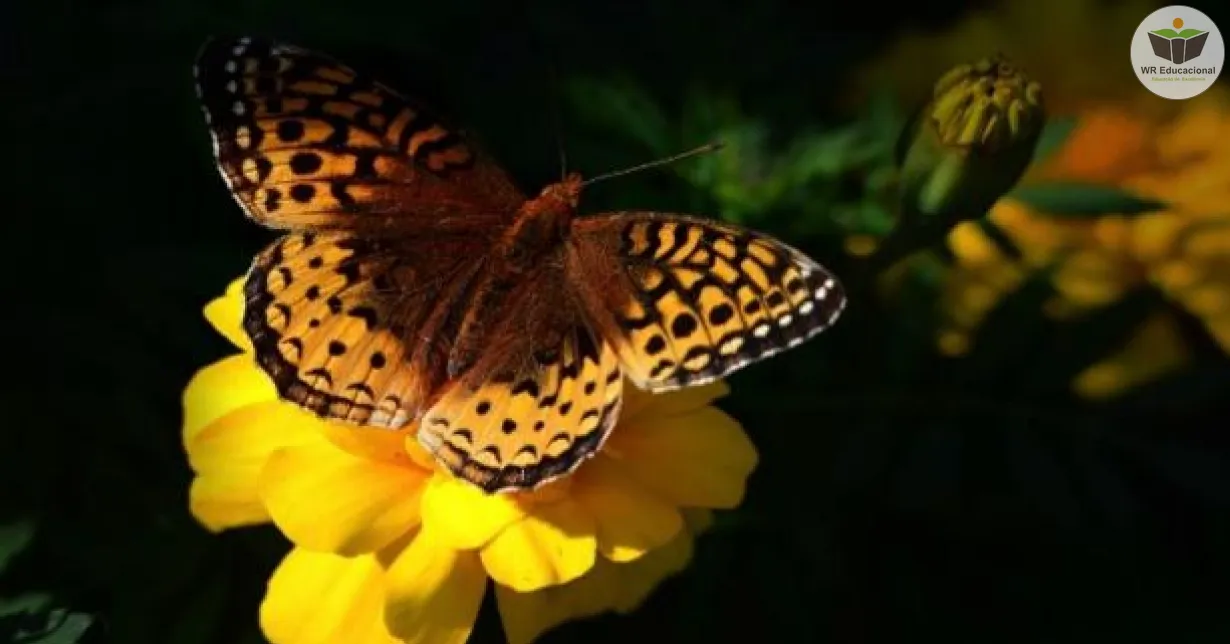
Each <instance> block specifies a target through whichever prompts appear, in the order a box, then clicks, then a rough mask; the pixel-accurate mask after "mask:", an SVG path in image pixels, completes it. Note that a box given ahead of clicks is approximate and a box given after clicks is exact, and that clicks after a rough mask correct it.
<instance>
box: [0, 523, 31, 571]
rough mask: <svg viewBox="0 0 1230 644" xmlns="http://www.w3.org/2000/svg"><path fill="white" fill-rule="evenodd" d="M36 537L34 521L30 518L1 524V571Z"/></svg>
mask: <svg viewBox="0 0 1230 644" xmlns="http://www.w3.org/2000/svg"><path fill="white" fill-rule="evenodd" d="M33 538H34V522H33V521H30V520H28V519H24V520H21V521H14V522H12V523H9V524H6V525H0V572H4V569H5V568H7V567H8V565H9V563H11V562H12V561H13V559H15V558H17V555H20V554H21V553H22V552H23V551H24V550H25V549H26V547H27V546H29V545H30V541H31V540H32V539H33Z"/></svg>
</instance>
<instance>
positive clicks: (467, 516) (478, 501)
mask: <svg viewBox="0 0 1230 644" xmlns="http://www.w3.org/2000/svg"><path fill="white" fill-rule="evenodd" d="M411 440H413V438H412V439H411ZM523 516H525V510H524V509H523V508H522V507H521V506H520V505H518V504H517V502H516V501H515V500H514V499H513V497H511V496H509V495H507V494H484V493H483V492H482V490H479V489H478V488H477V487H474V486H473V485H470V484H469V483H466V482H464V481H459V480H457V479H454V478H452V477H451V476H448V475H446V474H436V475H435V476H433V477H432V479H431V482H430V483H428V485H427V490H426V491H425V492H424V493H423V522H424V523H426V524H427V525H430V526H431V528H432V531H433V532H435V534H436V535H438V537H439V538H441V539H443V540H444V541H445V542H446V543H447V544H448V545H449V547H451V548H455V549H457V550H473V549H475V548H481V547H482V546H483V545H484V544H486V543H487V542H488V541H491V540H492V539H494V538H495V535H497V534H499V532H500V531H501V530H503V529H504V528H505V527H507V526H508V525H510V524H512V523H513V522H515V521H517V520H518V519H520V518H521V517H523Z"/></svg>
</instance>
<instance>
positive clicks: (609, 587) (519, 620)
mask: <svg viewBox="0 0 1230 644" xmlns="http://www.w3.org/2000/svg"><path fill="white" fill-rule="evenodd" d="M692 539H693V537H692V535H691V534H690V533H688V532H687V531H686V530H684V531H681V532H680V533H679V534H678V535H677V536H676V537H675V538H674V539H672V540H671V542H670V543H668V544H667V545H666V546H664V547H662V548H658V549H655V550H653V551H651V552H649V553H648V554H646V555H645V556H644V557H641V558H640V559H637V560H636V561H633V562H630V563H613V562H610V561H603V560H599V561H598V562H596V563H595V564H594V567H593V568H592V569H591V570H590V571H589V572H588V573H586V574H585V575H584V576H583V577H581V578H579V579H577V580H576V581H573V582H571V583H568V584H564V585H562V586H550V587H547V588H544V589H542V590H538V591H535V592H517V591H515V590H513V589H511V588H508V587H506V586H502V585H499V584H497V585H496V587H495V596H496V601H497V602H498V604H499V609H500V619H501V621H503V622H504V633H505V635H506V636H507V638H508V642H509V644H529V643H530V642H532V641H534V640H535V639H537V638H538V637H539V636H541V635H542V634H543V633H545V632H547V631H548V630H550V629H551V628H554V627H555V626H558V625H559V624H562V623H564V622H566V621H570V620H577V619H584V618H586V617H591V616H593V615H597V614H599V613H602V612H605V611H609V610H614V611H619V612H624V613H626V612H629V611H631V610H634V609H635V608H636V607H637V606H639V605H640V604H641V603H642V602H644V601H645V599H646V598H647V597H648V596H649V593H650V592H652V591H653V589H654V588H655V587H657V585H658V584H660V583H661V582H662V581H663V580H664V579H666V578H667V577H668V576H670V575H672V574H674V573H676V572H678V571H680V570H682V569H683V568H684V567H685V566H686V565H687V562H688V561H689V560H690V558H691V553H692Z"/></svg>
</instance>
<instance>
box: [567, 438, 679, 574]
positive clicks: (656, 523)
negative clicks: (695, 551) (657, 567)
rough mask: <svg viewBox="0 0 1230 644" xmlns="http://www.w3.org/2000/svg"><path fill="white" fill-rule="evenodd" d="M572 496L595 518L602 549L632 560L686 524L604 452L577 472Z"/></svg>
mask: <svg viewBox="0 0 1230 644" xmlns="http://www.w3.org/2000/svg"><path fill="white" fill-rule="evenodd" d="M575 478H576V480H575V482H574V484H573V486H572V495H573V498H574V499H576V501H577V503H579V504H581V505H582V506H584V507H585V509H586V510H587V511H588V512H589V513H590V514H591V515H592V516H593V517H594V520H595V522H596V525H597V536H598V551H599V552H601V553H602V555H603V556H604V557H606V558H607V559H610V560H612V561H632V560H634V559H636V558H638V557H640V556H641V555H643V554H645V552H646V551H648V550H651V549H653V548H657V547H659V546H662V545H664V544H666V543H667V542H669V541H670V540H671V539H673V538H674V537H675V535H677V534H679V530H680V529H681V528H682V527H683V517H682V516H680V514H679V510H678V509H677V508H676V507H675V506H674V505H672V504H670V503H669V502H667V501H666V500H665V499H663V498H662V497H660V496H657V495H655V494H653V493H652V492H650V491H649V490H647V489H646V488H645V486H644V484H642V483H640V482H639V481H637V480H636V479H634V478H632V477H631V476H629V475H628V474H627V473H625V472H623V471H621V470H620V469H619V467H618V466H617V465H616V464H614V463H612V462H611V460H610V459H609V458H606V457H604V456H602V455H599V456H598V457H596V458H594V459H593V460H591V461H590V462H589V463H588V464H586V466H585V467H584V468H582V469H581V470H580V471H578V472H577V475H576V477H575Z"/></svg>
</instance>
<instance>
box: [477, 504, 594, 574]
mask: <svg viewBox="0 0 1230 644" xmlns="http://www.w3.org/2000/svg"><path fill="white" fill-rule="evenodd" d="M595 527H596V526H595V523H594V518H593V517H592V516H590V514H589V513H588V512H586V511H585V508H583V507H581V506H580V505H579V504H577V503H576V502H575V501H572V500H562V501H559V502H557V503H550V504H545V505H540V506H536V507H535V508H534V510H533V512H532V513H531V514H529V515H527V516H526V517H525V518H524V519H522V520H521V521H518V522H516V523H514V524H512V525H510V526H508V527H507V528H505V529H504V531H502V532H500V534H499V535H498V536H497V537H496V538H495V539H494V540H492V541H491V543H488V544H487V545H486V546H485V547H484V548H483V549H482V551H481V556H482V560H483V566H484V567H485V568H486V569H487V574H489V575H491V578H492V579H494V580H495V581H496V582H498V583H501V584H504V585H505V586H508V587H510V588H513V589H514V590H518V591H521V592H528V591H532V590H538V589H539V588H543V587H546V586H551V585H554V584H563V583H567V582H570V581H572V580H573V579H576V578H577V577H580V576H581V575H583V574H585V572H586V571H587V570H589V569H590V568H591V567H592V566H593V565H594V552H595V550H596V546H597V539H596V538H595V536H594V532H595Z"/></svg>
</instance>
